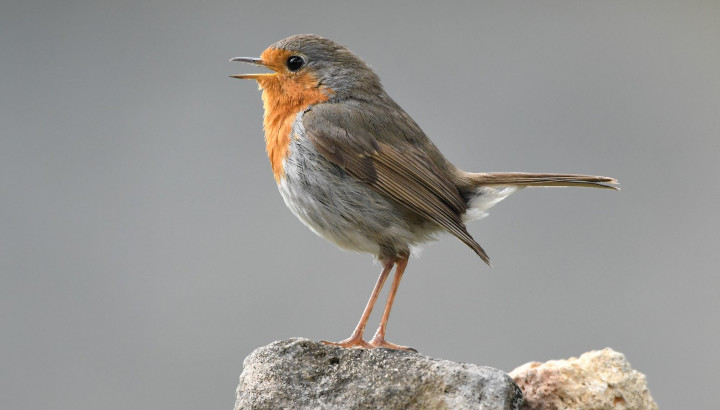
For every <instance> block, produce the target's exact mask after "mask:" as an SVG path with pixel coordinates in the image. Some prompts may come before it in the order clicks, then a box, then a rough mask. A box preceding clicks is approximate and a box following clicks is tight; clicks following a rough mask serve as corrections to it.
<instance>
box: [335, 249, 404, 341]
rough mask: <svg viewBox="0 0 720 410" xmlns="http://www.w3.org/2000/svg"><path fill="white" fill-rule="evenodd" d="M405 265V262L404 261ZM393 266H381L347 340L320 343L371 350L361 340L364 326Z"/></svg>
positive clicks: (392, 262)
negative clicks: (368, 297)
mask: <svg viewBox="0 0 720 410" xmlns="http://www.w3.org/2000/svg"><path fill="white" fill-rule="evenodd" d="M406 263H407V261H406ZM394 264H395V261H394V260H388V261H387V262H385V263H384V265H383V270H382V272H380V276H379V277H378V280H377V282H376V283H375V288H374V289H373V291H372V294H371V295H370V300H368V303H367V305H366V306H365V310H364V311H363V314H362V316H361V317H360V321H359V322H358V324H357V326H356V327H355V330H354V331H353V332H352V335H350V337H349V338H347V339H345V340H341V341H339V342H336V343H335V342H327V341H325V340H322V341H321V342H322V343H325V344H326V345H333V346H340V347H359V348H366V349H371V348H373V347H374V346H372V345H370V344H369V343H368V342H366V341H365V340H363V333H365V326H366V325H367V321H368V319H370V314H371V313H372V310H373V306H375V302H377V298H378V296H379V295H380V291H381V290H382V288H383V285H384V284H385V280H386V279H387V277H388V275H389V274H390V271H391V270H392V268H393V265H394Z"/></svg>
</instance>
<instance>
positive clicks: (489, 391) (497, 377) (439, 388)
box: [235, 338, 523, 410]
mask: <svg viewBox="0 0 720 410" xmlns="http://www.w3.org/2000/svg"><path fill="white" fill-rule="evenodd" d="M243 367H244V369H243V372H242V374H241V375H240V384H239V385H238V388H237V401H236V403H235V409H236V410H239V409H488V410H489V409H493V410H495V409H498V410H501V409H515V410H516V409H519V408H520V406H521V405H522V400H523V399H522V392H521V391H520V389H519V388H518V387H517V385H515V383H514V382H513V380H512V379H511V378H510V377H509V376H508V375H507V374H505V373H504V372H503V371H500V370H497V369H493V368H491V367H485V366H478V365H474V364H465V363H455V362H451V361H448V360H440V359H434V358H431V357H428V356H424V355H421V354H418V353H413V352H405V351H394V350H388V349H371V350H366V349H343V348H339V347H334V346H326V345H324V344H322V343H318V342H313V341H311V340H307V339H297V338H296V339H289V340H282V341H278V342H274V343H271V344H269V345H267V346H264V347H261V348H258V349H257V350H255V351H254V352H252V353H251V354H250V355H249V356H248V357H247V358H246V359H245V362H244V364H243Z"/></svg>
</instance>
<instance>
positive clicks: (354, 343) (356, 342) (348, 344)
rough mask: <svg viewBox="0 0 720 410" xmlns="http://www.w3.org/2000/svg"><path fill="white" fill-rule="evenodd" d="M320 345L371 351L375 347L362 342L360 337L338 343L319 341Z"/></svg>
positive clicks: (352, 337)
mask: <svg viewBox="0 0 720 410" xmlns="http://www.w3.org/2000/svg"><path fill="white" fill-rule="evenodd" d="M320 343H322V344H325V345H328V346H338V347H344V348H346V349H372V348H373V347H375V346H373V345H371V344H370V343H368V342H366V341H365V340H363V338H362V336H354V335H353V336H350V337H349V338H347V339H345V340H341V341H339V342H328V341H327V340H321V341H320Z"/></svg>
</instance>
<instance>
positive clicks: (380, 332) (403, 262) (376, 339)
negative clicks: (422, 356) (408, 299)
mask: <svg viewBox="0 0 720 410" xmlns="http://www.w3.org/2000/svg"><path fill="white" fill-rule="evenodd" d="M408 258H409V256H403V257H402V258H400V259H398V260H397V262H396V263H397V268H395V277H394V278H393V283H392V286H391V287H390V293H389V294H388V298H387V302H386V303H385V311H384V312H383V315H382V319H380V326H378V329H377V331H376V332H375V336H373V338H372V340H370V345H371V346H373V347H385V348H388V349H397V350H410V351H413V352H416V351H417V350H415V349H413V348H411V347H406V346H400V345H396V344H394V343H390V342H387V341H385V328H386V327H387V322H388V319H389V318H390V309H392V305H393V302H394V301H395V294H397V290H398V286H400V279H402V276H403V272H405V267H406V266H407V264H408Z"/></svg>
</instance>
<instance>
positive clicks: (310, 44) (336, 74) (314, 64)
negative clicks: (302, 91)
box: [270, 34, 383, 98]
mask: <svg viewBox="0 0 720 410" xmlns="http://www.w3.org/2000/svg"><path fill="white" fill-rule="evenodd" d="M270 48H276V49H283V50H288V51H292V52H294V53H297V54H298V55H300V56H301V57H303V58H304V59H305V61H306V64H307V67H308V68H310V69H312V71H313V72H314V73H315V74H316V75H317V76H318V80H319V81H320V83H321V84H322V85H324V86H327V87H330V88H331V89H332V90H333V91H334V92H335V95H334V97H335V98H345V97H350V96H355V97H358V96H361V95H362V94H366V93H368V94H372V95H377V94H378V93H382V92H383V91H382V85H381V83H380V78H379V77H378V76H377V74H375V72H374V71H373V70H372V69H371V68H370V67H369V66H368V65H367V64H365V62H364V61H362V60H361V59H360V58H359V57H358V56H356V55H355V54H354V53H353V52H352V51H350V50H348V49H347V48H346V47H344V46H342V45H340V44H338V43H336V42H334V41H332V40H330V39H327V38H324V37H321V36H318V35H315V34H298V35H295V36H292V37H288V38H286V39H283V40H280V41H278V42H277V43H275V44H273V45H271V46H270Z"/></svg>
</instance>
